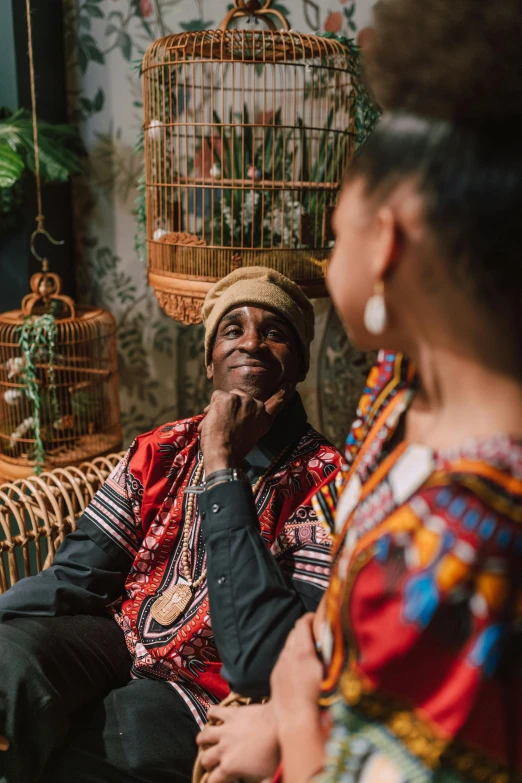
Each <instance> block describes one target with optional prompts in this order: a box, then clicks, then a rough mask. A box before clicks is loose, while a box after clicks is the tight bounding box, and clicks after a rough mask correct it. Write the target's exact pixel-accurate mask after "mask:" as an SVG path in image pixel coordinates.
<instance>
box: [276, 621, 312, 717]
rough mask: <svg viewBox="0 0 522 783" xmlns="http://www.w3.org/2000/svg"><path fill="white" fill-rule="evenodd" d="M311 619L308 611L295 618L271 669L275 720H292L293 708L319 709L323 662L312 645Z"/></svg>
mask: <svg viewBox="0 0 522 783" xmlns="http://www.w3.org/2000/svg"><path fill="white" fill-rule="evenodd" d="M314 619H315V615H314V614H312V613H310V614H305V615H304V617H301V619H300V620H298V621H297V623H296V624H295V626H294V629H293V631H291V633H290V634H289V636H288V639H287V640H286V644H285V646H284V648H283V652H282V653H281V655H280V656H279V660H278V661H277V663H276V665H275V667H274V670H273V672H272V677H271V679H270V687H271V694H272V703H273V706H274V712H275V715H276V717H277V720H278V722H280V721H281V720H283V721H286V720H287V719H290V718H292V717H293V720H295V717H296V711H301V710H305V711H309V710H310V709H311V710H312V711H313V712H314V713H316V712H318V699H319V693H320V690H321V680H322V678H323V666H322V663H321V661H320V660H319V657H318V655H317V651H316V647H315V640H314V633H313V627H314Z"/></svg>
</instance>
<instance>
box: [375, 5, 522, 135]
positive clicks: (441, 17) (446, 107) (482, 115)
mask: <svg viewBox="0 0 522 783" xmlns="http://www.w3.org/2000/svg"><path fill="white" fill-rule="evenodd" d="M364 55H365V71H366V77H367V81H368V83H369V86H370V88H371V90H372V92H373V94H374V97H375V99H376V100H377V102H378V103H379V104H380V106H381V107H382V108H384V109H386V110H405V111H410V112H414V113H415V114H418V115H421V116H425V117H432V118H436V119H443V120H450V121H452V122H455V123H457V124H461V125H468V126H471V127H473V128H475V129H482V130H487V131H488V132H489V131H490V130H491V131H493V132H497V131H498V130H499V129H503V130H504V131H509V128H513V127H514V126H517V125H518V126H519V125H520V124H522V4H521V3H520V0H499V2H492V1H491V0H379V2H378V3H377V4H376V6H375V8H374V31H373V35H372V37H371V39H370V41H369V43H368V46H367V47H365V50H364Z"/></svg>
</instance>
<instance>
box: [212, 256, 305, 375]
mask: <svg viewBox="0 0 522 783" xmlns="http://www.w3.org/2000/svg"><path fill="white" fill-rule="evenodd" d="M245 305H254V306H257V307H264V308H266V309H267V310H271V311H272V312H274V313H277V314H278V315H280V316H282V317H283V318H284V319H285V320H286V321H288V323H289V324H291V326H293V327H294V330H295V332H296V335H297V338H298V340H299V342H300V344H301V347H302V352H303V359H304V364H305V367H304V369H305V371H306V372H308V368H309V366H310V343H311V342H312V339H313V336H314V309H313V307H312V303H311V302H310V300H309V299H308V298H307V297H306V296H305V295H304V294H303V292H302V291H301V289H300V288H299V286H297V285H296V284H295V283H293V282H292V281H291V280H289V279H288V277H285V276H284V275H282V274H281V273H280V272H276V271H275V269H269V268H268V267H264V266H247V267H243V268H241V269H236V270H235V271H234V272H231V273H230V274H229V275H227V276H226V277H224V278H223V279H222V280H220V281H219V282H218V283H216V284H215V285H213V286H212V288H211V289H210V291H209V292H208V294H207V295H206V297H205V302H204V303H203V308H202V311H201V315H202V318H203V323H204V324H205V364H206V365H207V367H208V365H209V364H210V363H211V361H212V348H213V346H214V339H215V337H216V332H217V329H218V326H219V322H220V321H221V319H222V318H223V316H224V315H225V313H228V311H229V310H231V309H232V308H233V307H244V306H245Z"/></svg>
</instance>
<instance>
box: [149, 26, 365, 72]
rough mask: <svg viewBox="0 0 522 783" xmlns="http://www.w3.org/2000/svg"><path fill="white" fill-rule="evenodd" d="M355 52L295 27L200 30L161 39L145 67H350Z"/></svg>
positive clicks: (339, 43)
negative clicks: (186, 64) (211, 63)
mask: <svg viewBox="0 0 522 783" xmlns="http://www.w3.org/2000/svg"><path fill="white" fill-rule="evenodd" d="M352 58H353V55H352V53H351V51H350V49H349V48H348V47H347V46H345V45H344V44H343V43H342V42H340V41H338V40H336V39H333V38H324V37H322V36H318V35H307V34H304V33H297V32H294V31H293V30H262V29H255V30H221V29H218V30H198V31H194V32H184V33H177V34H176V35H169V36H166V37H165V38H160V39H159V40H157V41H155V42H154V43H153V44H151V46H150V47H149V48H148V50H147V52H146V53H145V57H144V60H143V70H146V69H147V68H151V67H155V66H158V65H164V64H165V63H169V62H171V63H172V62H175V63H182V62H195V61H198V60H214V61H218V62H251V63H293V64H297V63H300V62H302V63H303V65H310V64H313V62H314V61H316V60H321V61H322V60H328V61H329V64H330V67H332V68H334V69H335V68H339V69H343V70H345V69H346V61H347V59H348V60H351V59H352Z"/></svg>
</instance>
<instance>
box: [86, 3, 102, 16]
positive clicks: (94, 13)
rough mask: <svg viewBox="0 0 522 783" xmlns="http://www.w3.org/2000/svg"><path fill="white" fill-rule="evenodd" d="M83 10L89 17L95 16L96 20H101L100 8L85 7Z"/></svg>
mask: <svg viewBox="0 0 522 783" xmlns="http://www.w3.org/2000/svg"><path fill="white" fill-rule="evenodd" d="M85 10H86V11H87V13H88V14H90V15H91V16H95V17H97V18H98V19H103V11H102V10H101V8H98V6H97V5H86V6H85Z"/></svg>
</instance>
